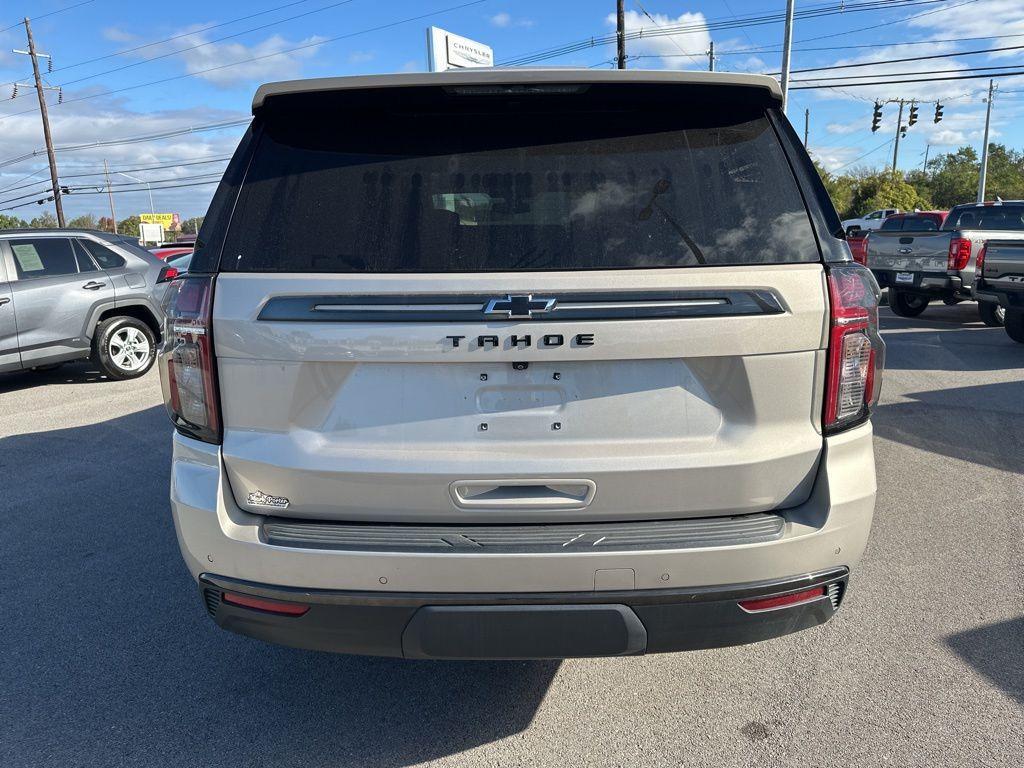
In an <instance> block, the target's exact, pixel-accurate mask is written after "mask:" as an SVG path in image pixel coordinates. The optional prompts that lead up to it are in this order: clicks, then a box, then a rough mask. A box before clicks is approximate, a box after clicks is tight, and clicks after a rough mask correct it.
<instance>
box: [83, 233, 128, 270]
mask: <svg viewBox="0 0 1024 768" xmlns="http://www.w3.org/2000/svg"><path fill="white" fill-rule="evenodd" d="M78 243H79V244H80V245H81V246H82V247H83V248H85V249H86V250H87V251H88V252H89V253H91V254H92V257H93V258H94V259H96V263H97V264H99V265H100V268H101V269H117V268H118V267H123V266H124V265H125V261H124V259H123V258H121V257H120V256H118V255H117V254H116V253H114V252H113V251H112V250H110V249H109V248H107V246H105V245H100V244H99V243H97V242H95V241H94V240H86V239H84V238H83V239H81V240H79V241H78Z"/></svg>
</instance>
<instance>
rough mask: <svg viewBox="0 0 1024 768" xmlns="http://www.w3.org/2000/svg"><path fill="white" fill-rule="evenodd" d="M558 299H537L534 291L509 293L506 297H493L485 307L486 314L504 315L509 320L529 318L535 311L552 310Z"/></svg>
mask: <svg viewBox="0 0 1024 768" xmlns="http://www.w3.org/2000/svg"><path fill="white" fill-rule="evenodd" d="M556 303H557V300H556V299H535V298H533V294H532V293H528V294H525V295H521V294H520V295H515V296H513V295H512V294H509V295H507V296H506V297H505V298H504V299H491V300H490V301H488V302H487V306H486V307H484V314H485V315H502V316H504V317H506V318H508V319H509V320H529V319H530V318H531V317H533V315H534V313H539V312H550V311H551V310H552V309H554V308H555V304H556Z"/></svg>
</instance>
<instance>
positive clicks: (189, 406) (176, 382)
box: [159, 275, 221, 443]
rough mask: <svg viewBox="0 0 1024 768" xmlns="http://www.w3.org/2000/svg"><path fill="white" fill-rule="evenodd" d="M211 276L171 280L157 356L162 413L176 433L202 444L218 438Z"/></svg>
mask: <svg viewBox="0 0 1024 768" xmlns="http://www.w3.org/2000/svg"><path fill="white" fill-rule="evenodd" d="M213 280H214V278H213V277H212V276H211V277H207V276H205V275H190V276H188V277H185V278H179V279H177V280H174V281H173V282H172V283H171V285H170V287H169V288H168V290H167V295H166V297H165V299H164V313H165V315H166V321H165V323H166V325H165V328H164V341H163V345H162V347H161V349H160V355H159V362H160V385H161V387H162V389H163V394H164V405H165V406H166V407H167V414H168V415H169V416H170V417H171V421H172V422H174V426H175V427H176V428H177V429H178V431H179V432H181V433H182V434H185V435H188V436H189V437H194V438H196V439H197V440H202V441H204V442H207V443H219V442H220V439H221V431H220V428H221V424H220V403H219V401H218V398H217V380H216V367H215V365H214V357H213V338H212V331H213V323H212V312H213Z"/></svg>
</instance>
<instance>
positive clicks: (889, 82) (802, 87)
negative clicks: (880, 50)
mask: <svg viewBox="0 0 1024 768" xmlns="http://www.w3.org/2000/svg"><path fill="white" fill-rule="evenodd" d="M1008 66H1010V65H1008ZM941 71H943V72H947V71H949V70H941ZM1020 75H1024V69H1019V70H1014V71H1012V72H996V73H985V74H980V75H954V76H950V77H925V78H901V79H898V80H874V81H872V82H870V83H844V84H843V87H844V88H863V87H866V86H870V85H894V84H900V83H941V82H946V81H949V80H975V79H977V78H979V77H1018V76H1020ZM876 77H884V75H876ZM795 82H798V83H806V82H809V81H808V80H797V81H795ZM831 87H832V86H830V85H794V86H792V89H793V90H797V91H809V90H814V89H816V88H831Z"/></svg>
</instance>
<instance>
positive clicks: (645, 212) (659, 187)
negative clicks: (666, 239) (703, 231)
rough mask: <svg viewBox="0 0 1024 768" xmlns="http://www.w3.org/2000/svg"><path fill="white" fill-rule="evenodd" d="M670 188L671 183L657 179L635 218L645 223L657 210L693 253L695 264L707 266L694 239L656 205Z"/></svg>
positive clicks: (666, 212)
mask: <svg viewBox="0 0 1024 768" xmlns="http://www.w3.org/2000/svg"><path fill="white" fill-rule="evenodd" d="M671 186H672V182H670V181H669V180H668V179H659V180H658V183H657V184H655V185H654V190H653V191H652V192H651V199H650V200H649V201H648V202H647V205H646V206H645V207H644V208H643V209H642V210H641V211H640V213H638V214H637V216H636V217H637V218H638V219H639V220H640V221H647V220H648V219H650V218H651V214H652V213H653V212H654V209H655V208H657V209H658V213H660V214H661V215H662V216H663V217H664V218H665V221H667V222H668V225H669V226H670V227H672V229H674V230H675V231H676V234H678V235H679V237H681V238H682V239H683V242H684V243H686V247H687V248H689V249H690V250H691V251H692V252H693V255H694V257H695V258H696V259H697V263H698V264H707V263H708V260H707V259H706V258H705V257H704V252H703V251H702V250H701V249H700V246H699V245H697V243H696V242H695V241H694V239H693V238H692V237H690V236H689V235H688V234H687V232H686V230H685V229H683V228H682V227H681V226H679V224H678V222H676V220H675V219H674V218H672V216H671V215H670V214H669V212H668V211H666V210H665V209H664V208H662V207H661V206H660V205H659V204H658V196H659V195H663V194H665V193H666V192H668V190H669V187H671Z"/></svg>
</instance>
